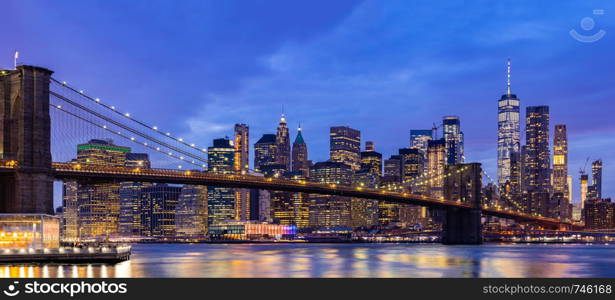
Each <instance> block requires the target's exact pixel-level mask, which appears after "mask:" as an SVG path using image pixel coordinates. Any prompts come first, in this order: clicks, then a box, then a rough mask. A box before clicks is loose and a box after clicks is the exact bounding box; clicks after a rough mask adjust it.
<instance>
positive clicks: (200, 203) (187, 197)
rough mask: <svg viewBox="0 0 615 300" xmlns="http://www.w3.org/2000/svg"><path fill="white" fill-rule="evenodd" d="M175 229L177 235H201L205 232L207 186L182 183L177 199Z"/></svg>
mask: <svg viewBox="0 0 615 300" xmlns="http://www.w3.org/2000/svg"><path fill="white" fill-rule="evenodd" d="M175 229H176V232H177V235H178V236H183V237H203V236H205V235H206V234H207V187H206V186H199V185H184V186H183V187H182V189H181V193H180V194H179V198H178V200H177V209H176V213H175Z"/></svg>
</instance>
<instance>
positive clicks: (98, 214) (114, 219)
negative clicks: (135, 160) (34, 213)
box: [65, 139, 130, 238]
mask: <svg viewBox="0 0 615 300" xmlns="http://www.w3.org/2000/svg"><path fill="white" fill-rule="evenodd" d="M129 152H130V148H127V147H121V146H117V145H114V144H113V142H112V141H111V140H96V139H94V140H90V141H89V142H88V143H85V144H80V145H78V146H77V160H76V163H79V164H90V165H101V166H116V167H123V166H125V165H126V154H127V153H129ZM65 190H66V191H70V190H71V189H70V188H65ZM119 190H120V183H96V184H87V185H79V186H78V187H77V197H76V198H74V197H69V198H68V199H67V200H75V199H76V200H77V203H76V205H69V207H68V208H67V211H69V212H70V210H71V209H73V208H75V207H76V208H77V214H76V216H77V220H76V221H71V223H72V224H76V226H77V235H78V237H79V238H90V237H109V236H114V235H117V234H118V233H119V216H120V194H119ZM65 196H72V195H65Z"/></svg>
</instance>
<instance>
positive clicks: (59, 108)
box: [49, 103, 207, 169]
mask: <svg viewBox="0 0 615 300" xmlns="http://www.w3.org/2000/svg"><path fill="white" fill-rule="evenodd" d="M49 105H50V106H52V107H54V108H56V109H57V110H58V111H62V112H64V113H67V114H69V115H71V116H73V117H75V118H78V119H80V120H82V121H84V122H87V123H89V124H91V125H94V126H96V127H98V128H101V129H103V130H106V131H108V132H111V133H113V134H115V135H117V136H120V137H122V138H125V139H127V140H129V141H131V142H133V143H135V144H139V145H141V146H144V147H147V148H149V149H151V150H154V151H156V152H159V153H161V154H163V155H166V156H169V157H172V158H175V159H179V160H181V161H184V162H185V163H188V164H192V165H195V166H198V167H202V168H206V167H207V165H205V164H203V165H199V164H198V163H196V161H194V160H186V159H185V157H183V156H177V155H176V154H174V153H173V152H166V151H163V150H162V149H161V148H160V147H154V146H152V145H150V144H149V143H147V142H142V141H139V140H137V139H136V138H135V137H132V136H128V135H125V134H123V133H122V132H121V131H115V130H112V129H110V128H109V127H108V126H107V125H101V124H98V123H96V122H94V121H92V120H88V119H86V118H84V117H82V116H79V115H77V114H75V113H73V112H71V111H68V110H66V109H64V108H62V106H61V105H57V104H53V103H50V104H49ZM177 167H178V169H182V168H183V167H182V166H181V165H178V166H177Z"/></svg>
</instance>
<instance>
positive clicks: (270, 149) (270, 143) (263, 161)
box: [254, 134, 278, 172]
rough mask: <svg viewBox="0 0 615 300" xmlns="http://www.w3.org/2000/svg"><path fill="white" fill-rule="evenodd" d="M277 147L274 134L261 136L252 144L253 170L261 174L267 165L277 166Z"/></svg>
mask: <svg viewBox="0 0 615 300" xmlns="http://www.w3.org/2000/svg"><path fill="white" fill-rule="evenodd" d="M277 148H278V147H277V145H276V135H275V134H263V136H262V137H261V138H260V139H259V140H258V141H257V142H256V144H254V170H255V171H256V172H262V170H261V169H262V168H263V167H264V166H267V165H272V164H277V161H278V159H277V152H278V150H277Z"/></svg>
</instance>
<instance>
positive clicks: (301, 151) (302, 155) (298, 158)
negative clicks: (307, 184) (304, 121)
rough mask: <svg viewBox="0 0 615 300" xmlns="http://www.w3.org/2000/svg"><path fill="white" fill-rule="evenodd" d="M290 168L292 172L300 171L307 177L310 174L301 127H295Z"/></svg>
mask: <svg viewBox="0 0 615 300" xmlns="http://www.w3.org/2000/svg"><path fill="white" fill-rule="evenodd" d="M292 159H293V164H292V170H293V173H297V172H299V173H301V174H303V176H304V177H308V176H309V174H310V162H309V161H308V150H307V144H306V143H305V141H304V140H303V134H302V133H301V127H299V128H298V129H297V137H295V141H294V142H293V153H292Z"/></svg>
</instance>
